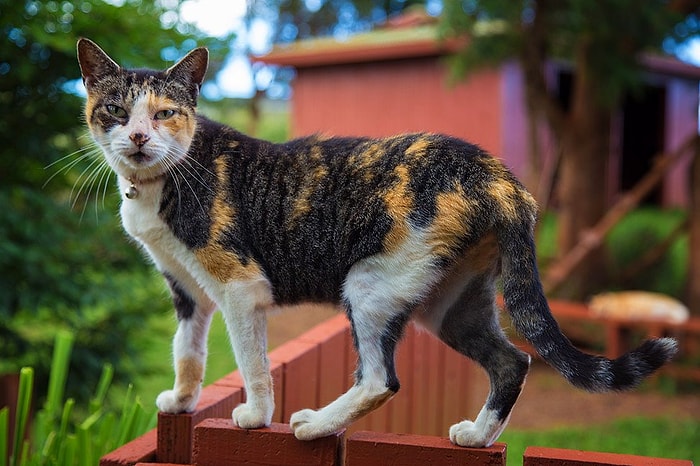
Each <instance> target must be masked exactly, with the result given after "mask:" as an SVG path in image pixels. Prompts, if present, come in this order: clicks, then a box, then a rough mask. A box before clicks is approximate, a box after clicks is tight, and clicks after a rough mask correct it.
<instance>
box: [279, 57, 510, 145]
mask: <svg viewBox="0 0 700 466" xmlns="http://www.w3.org/2000/svg"><path fill="white" fill-rule="evenodd" d="M297 73H298V75H297V78H296V79H295V80H294V82H293V89H294V97H293V99H292V102H291V106H292V119H291V121H292V132H293V134H294V135H295V136H302V135H307V134H312V133H317V132H323V133H326V134H331V135H349V136H358V135H367V136H390V135H394V134H399V133H406V132H415V131H430V132H439V133H446V134H450V135H452V136H457V137H461V138H464V139H467V140H469V141H471V142H474V143H477V144H479V145H481V146H482V147H483V148H484V149H486V150H488V151H491V152H493V153H494V154H499V153H500V152H501V138H502V130H501V126H502V125H501V94H502V93H501V75H500V73H499V72H497V71H491V72H482V73H478V74H475V75H474V76H473V77H472V78H471V79H469V80H468V81H466V82H461V83H458V84H455V85H454V86H450V85H449V83H448V78H447V73H446V69H445V66H444V65H443V63H442V62H441V60H440V59H439V58H437V57H429V58H419V59H413V60H395V61H387V62H383V63H381V64H376V63H358V64H349V65H334V66H328V67H323V68H303V69H299V70H298V71H297Z"/></svg>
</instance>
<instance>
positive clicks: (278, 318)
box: [268, 307, 700, 429]
mask: <svg viewBox="0 0 700 466" xmlns="http://www.w3.org/2000/svg"><path fill="white" fill-rule="evenodd" d="M335 314H336V311H334V310H332V309H328V308H321V307H318V308H316V307H314V308H303V309H299V310H294V311H286V312H282V313H280V314H277V315H274V316H271V318H270V320H269V331H268V332H269V333H268V338H269V343H270V346H271V347H276V346H278V345H280V344H281V343H283V342H285V341H287V340H289V339H292V338H295V337H297V336H298V335H300V334H302V333H303V332H304V331H306V330H307V329H309V328H311V327H313V326H314V325H316V324H318V323H320V322H322V321H324V320H326V319H328V318H330V317H332V316H334V315H335ZM486 383H487V382H486V380H485V378H484V380H481V381H479V385H480V386H483V387H482V388H483V390H484V393H483V396H484V397H485V396H486V390H487V387H486ZM642 415H644V416H667V417H673V418H688V417H690V418H695V419H700V393H692V394H683V395H674V396H668V395H664V394H662V393H660V392H659V391H657V390H653V389H649V388H648V387H645V388H643V389H641V390H637V391H633V392H627V393H610V394H590V393H586V392H584V391H581V390H578V389H576V388H573V387H571V386H570V385H569V384H568V383H567V382H566V381H565V380H564V379H563V378H562V377H561V376H559V375H558V374H557V373H556V372H555V371H554V370H553V369H551V368H549V367H548V366H546V365H545V364H543V363H541V362H536V363H534V364H533V368H532V370H531V372H530V375H529V376H528V379H527V383H526V384H525V389H524V391H523V394H522V395H521V397H520V399H519V400H518V404H517V405H516V407H515V410H514V412H513V416H512V418H511V421H510V426H511V428H519V429H541V428H551V427H561V426H581V425H590V424H599V423H603V422H606V421H611V420H614V419H616V418H619V417H630V416H642Z"/></svg>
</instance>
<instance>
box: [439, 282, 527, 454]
mask: <svg viewBox="0 0 700 466" xmlns="http://www.w3.org/2000/svg"><path fill="white" fill-rule="evenodd" d="M433 330H436V333H437V334H438V335H439V337H440V338H441V339H442V340H443V341H444V342H445V343H447V344H448V345H449V346H451V347H452V348H454V349H455V350H457V351H459V352H460V353H462V354H463V355H465V356H468V357H469V358H471V359H473V360H475V361H476V362H478V363H479V364H480V365H481V366H482V367H483V368H484V369H485V370H486V372H487V374H488V376H489V380H490V389H489V395H488V398H487V400H486V403H485V404H484V406H483V407H482V409H481V411H480V412H479V414H478V416H477V418H476V420H474V421H469V420H465V421H462V422H459V423H457V424H455V425H453V426H452V427H451V428H450V431H449V433H450V440H451V441H452V442H453V443H455V444H457V445H461V446H466V447H485V446H490V445H491V444H493V442H495V441H496V439H497V438H498V436H499V435H500V434H501V432H503V429H505V427H506V425H507V423H508V420H509V419H510V414H511V411H512V409H513V406H514V405H515V402H516V401H517V399H518V396H519V395H520V392H521V391H522V387H523V384H524V383H525V377H526V375H527V372H528V369H529V366H530V356H529V355H527V354H525V353H523V352H522V351H520V350H519V349H517V348H516V347H515V346H513V344H512V343H510V341H508V339H507V338H506V336H505V334H504V333H503V330H502V329H501V327H500V324H499V321H498V312H497V308H496V303H495V290H494V286H493V276H492V275H491V274H490V273H486V274H484V275H479V276H476V277H474V278H473V279H472V280H470V281H469V283H468V284H467V285H466V287H465V288H464V290H463V292H462V294H461V295H460V296H459V298H458V299H457V300H456V301H455V302H454V303H452V305H451V306H450V307H449V308H448V309H447V310H446V311H445V314H444V317H443V319H442V322H441V325H440V326H439V328H437V329H433Z"/></svg>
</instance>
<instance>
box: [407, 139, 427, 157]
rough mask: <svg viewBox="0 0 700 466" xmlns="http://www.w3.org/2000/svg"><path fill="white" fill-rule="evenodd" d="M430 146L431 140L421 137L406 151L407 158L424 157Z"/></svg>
mask: <svg viewBox="0 0 700 466" xmlns="http://www.w3.org/2000/svg"><path fill="white" fill-rule="evenodd" d="M428 146H430V140H429V139H428V138H427V137H425V136H424V137H421V138H420V139H418V140H417V141H415V142H414V143H413V144H411V145H410V146H409V147H408V149H406V152H405V154H406V156H407V157H409V158H414V157H423V156H424V155H425V153H426V151H427V149H428Z"/></svg>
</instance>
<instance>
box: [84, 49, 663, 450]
mask: <svg viewBox="0 0 700 466" xmlns="http://www.w3.org/2000/svg"><path fill="white" fill-rule="evenodd" d="M78 60H79V64H80V69H81V73H82V77H83V81H84V83H85V86H86V88H87V101H86V104H85V118H86V120H87V124H88V126H89V129H90V132H91V134H92V136H93V138H94V140H95V141H96V142H97V143H98V144H99V145H100V146H101V147H102V149H103V151H104V157H105V160H106V162H107V164H109V166H110V167H111V168H112V169H113V170H114V172H116V174H117V177H118V182H119V187H120V189H121V191H122V193H123V194H122V197H123V199H122V205H121V217H122V222H123V225H124V228H125V229H126V231H127V232H128V233H129V235H131V236H132V237H133V238H135V239H136V240H137V241H138V242H139V243H140V244H141V246H142V247H143V248H144V249H145V250H146V251H147V252H148V254H149V256H150V257H151V258H152V260H153V262H154V263H155V265H156V267H157V268H158V269H159V270H160V271H161V272H162V274H163V275H164V277H165V279H166V281H167V283H168V284H169V286H170V290H171V292H172V297H173V301H174V305H175V310H176V314H177V318H178V322H179V323H178V329H177V332H176V334H175V338H174V342H173V353H174V365H175V384H174V388H173V389H172V390H168V391H165V392H163V393H161V394H160V395H159V396H158V398H157V401H156V403H157V406H158V408H159V409H160V410H161V411H164V412H168V413H179V412H183V411H191V410H193V409H194V407H195V405H196V403H197V400H198V397H199V394H200V389H201V383H202V377H203V374H204V366H205V360H206V336H207V332H208V328H209V324H210V321H211V317H212V313H213V312H214V311H215V309H217V308H218V309H219V310H220V311H221V312H222V313H223V316H224V320H225V322H226V326H227V329H228V331H229V335H230V339H231V343H232V346H233V350H234V353H235V357H236V361H237V363H238V366H239V369H240V372H241V374H242V376H243V378H244V380H245V383H246V393H247V401H246V403H244V404H241V405H240V406H238V407H236V408H235V409H234V410H233V413H232V417H233V422H234V423H235V424H236V425H238V426H240V427H243V428H256V427H261V426H265V425H268V424H270V421H271V417H272V412H273V408H274V401H273V396H272V393H273V392H272V380H271V378H270V374H269V363H268V359H267V357H266V329H265V325H266V320H265V319H266V317H265V314H266V311H269V310H271V309H273V308H275V307H278V306H280V305H285V304H294V303H299V302H303V301H314V302H328V303H334V304H341V305H342V306H344V308H345V310H346V312H347V316H348V318H349V320H350V322H351V325H352V336H353V339H354V344H355V347H356V348H357V353H358V363H357V369H356V372H355V383H354V385H353V386H352V387H351V388H350V389H349V390H348V391H347V392H346V393H345V394H343V395H341V396H340V397H339V398H338V399H337V400H335V401H333V402H332V403H330V404H329V405H327V406H325V407H323V408H321V409H319V410H310V409H305V410H302V411H299V412H297V413H295V414H293V415H292V416H291V420H290V424H291V428H292V429H293V431H294V434H295V435H296V437H297V438H299V439H314V438H317V437H322V436H326V435H329V434H331V433H334V432H337V431H338V430H340V429H342V428H344V427H346V426H347V425H349V424H350V423H352V422H353V421H354V420H356V419H358V418H359V417H361V416H363V415H365V414H367V413H368V412H370V411H372V410H373V409H376V408H377V407H379V406H380V405H382V404H383V403H384V402H386V401H387V400H388V399H390V398H391V397H392V396H393V395H394V394H395V393H396V392H397V391H398V390H399V380H398V379H397V376H396V371H395V368H394V351H395V349H396V345H397V342H398V341H399V339H400V338H401V336H402V332H403V330H404V328H405V326H406V324H407V322H408V321H409V320H411V319H413V320H415V321H417V322H418V323H419V324H420V325H422V326H423V327H425V328H426V329H428V330H429V331H431V332H433V333H434V334H435V335H437V336H438V337H439V338H440V339H442V340H443V341H444V342H445V343H447V344H448V345H449V346H451V347H452V348H454V349H456V350H457V351H459V352H460V353H462V354H464V355H465V356H467V357H469V358H472V359H474V360H476V361H477V362H478V363H479V364H480V365H481V366H483V367H484V369H485V370H486V372H487V373H488V375H489V377H490V393H489V395H488V399H487V400H486V403H485V405H484V406H483V408H482V409H481V412H480V413H479V414H478V416H477V418H476V420H475V421H473V422H472V421H462V422H460V423H458V424H456V425H453V426H452V427H451V428H450V430H449V436H450V439H451V440H452V441H453V442H454V443H456V444H459V445H464V446H471V447H483V446H488V445H491V444H492V443H493V442H494V441H495V440H496V438H497V437H498V435H499V434H500V433H501V431H502V430H503V428H504V427H505V425H506V423H507V421H508V418H509V416H510V413H511V409H512V408H513V405H514V404H515V402H516V400H517V398H518V396H519V394H520V391H521V388H522V386H523V383H524V381H525V376H526V374H527V372H528V368H529V364H530V357H529V356H528V355H527V354H525V353H523V352H521V351H520V350H518V349H516V348H515V346H513V345H512V344H511V343H510V342H509V341H508V340H507V339H506V337H505V336H504V333H503V332H502V330H501V328H500V326H499V322H498V310H497V308H496V303H495V297H496V285H495V281H496V279H497V277H498V276H499V274H502V277H503V293H504V296H505V304H506V307H507V309H508V311H509V312H510V315H511V318H512V321H513V323H514V326H515V328H516V329H517V330H518V331H519V332H520V333H521V334H522V335H523V336H524V337H525V338H526V339H527V340H528V341H529V342H530V343H531V344H532V345H533V347H534V348H535V349H536V350H537V352H538V353H539V354H540V355H541V356H542V357H543V358H544V359H545V360H546V361H547V362H548V363H549V364H551V365H552V366H553V367H554V368H555V369H556V370H558V371H559V372H561V374H562V375H563V376H564V377H566V378H567V379H568V380H569V381H570V382H571V383H572V384H573V385H575V386H577V387H581V388H583V389H586V390H591V391H598V392H600V391H607V390H625V389H629V388H631V387H634V386H635V385H637V384H638V383H639V382H640V381H641V380H642V379H643V378H644V377H645V376H647V375H649V374H651V373H652V372H653V371H654V370H655V369H657V368H658V367H659V366H661V365H662V364H663V363H665V362H666V361H668V360H669V359H670V358H671V357H672V356H673V354H674V353H675V352H676V343H675V341H674V340H672V339H657V340H649V341H647V342H645V343H644V344H642V345H641V346H640V347H639V348H637V349H636V350H634V351H631V352H629V353H627V354H625V355H623V356H621V357H620V358H618V359H616V360H609V359H605V358H602V357H598V356H591V355H587V354H584V353H582V352H580V351H578V350H577V349H576V348H574V347H573V346H572V345H571V344H570V342H569V341H568V340H567V338H566V337H565V336H564V335H563V334H562V333H561V332H560V330H559V327H558V325H557V323H556V321H555V320H554V319H553V317H552V315H551V313H550V311H549V308H548V305H547V301H546V299H545V297H544V295H543V292H542V287H541V285H540V281H539V277H538V272H537V266H536V263H535V247H534V244H533V225H534V224H535V217H536V210H537V208H536V204H535V201H534V200H533V198H532V197H531V196H530V194H528V193H527V191H526V190H525V189H524V188H523V186H522V185H521V184H520V183H519V182H518V181H517V180H516V179H515V178H514V177H513V175H512V174H511V173H510V172H509V171H508V170H507V169H506V168H505V167H504V165H503V164H502V163H501V162H499V161H498V160H497V159H496V158H493V157H492V156H490V155H489V154H487V153H486V152H484V151H483V150H481V149H480V148H479V147H477V146H475V145H473V144H469V143H467V142H464V141H461V140H458V139H455V138H451V137H447V136H441V135H436V134H409V135H402V136H396V137H391V138H383V139H369V138H361V137H353V138H340V137H322V136H311V137H306V138H301V139H295V140H292V141H289V142H286V143H284V144H273V143H270V142H266V141H263V140H259V139H254V138H252V137H248V136H246V135H244V134H241V133H239V132H237V131H235V130H234V129H232V128H229V127H227V126H224V125H222V124H219V123H215V122H213V121H210V120H208V119H206V118H204V117H202V116H200V115H198V114H197V113H196V105H197V97H198V93H199V89H200V86H201V84H202V81H203V79H204V75H205V72H206V69H207V65H208V53H207V50H206V49H203V48H198V49H195V50H193V51H191V52H190V53H189V54H188V55H186V56H185V57H184V58H182V59H181V60H180V61H179V62H177V63H176V64H175V65H173V66H172V67H170V68H168V69H167V70H165V71H152V70H147V69H133V70H131V69H124V68H121V67H120V66H119V65H118V64H117V63H115V62H114V61H113V60H112V59H111V58H110V57H109V56H108V55H106V54H105V52H104V51H102V50H101V49H100V48H99V47H98V46H97V45H96V44H95V43H93V42H91V41H89V40H87V39H81V40H80V41H79V42H78Z"/></svg>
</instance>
